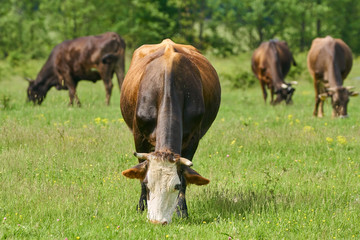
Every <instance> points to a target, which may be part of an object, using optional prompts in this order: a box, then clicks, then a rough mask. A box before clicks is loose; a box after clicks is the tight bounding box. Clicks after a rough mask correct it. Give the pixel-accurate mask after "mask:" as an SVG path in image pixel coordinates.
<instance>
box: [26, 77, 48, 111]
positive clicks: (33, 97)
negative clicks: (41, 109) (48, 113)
mask: <svg viewBox="0 0 360 240" xmlns="http://www.w3.org/2000/svg"><path fill="white" fill-rule="evenodd" d="M26 80H27V81H28V82H29V87H28V88H27V100H28V101H32V102H33V103H34V104H36V103H37V104H39V105H40V104H41V103H42V101H43V100H44V98H45V96H46V92H44V91H42V89H41V87H40V86H38V85H36V84H35V81H34V80H31V79H28V78H26Z"/></svg>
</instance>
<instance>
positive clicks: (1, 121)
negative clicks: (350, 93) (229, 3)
mask: <svg viewBox="0 0 360 240" xmlns="http://www.w3.org/2000/svg"><path fill="white" fill-rule="evenodd" d="M249 58H250V54H244V55H242V56H236V57H229V58H227V59H220V58H215V57H211V56H210V57H209V59H210V60H211V62H213V64H214V66H215V67H216V69H217V71H218V73H219V75H220V76H221V75H222V74H224V73H228V74H231V73H232V72H234V73H238V72H239V71H250V60H249ZM297 61H298V63H299V62H300V63H301V64H302V65H303V66H306V64H305V62H304V61H305V55H301V56H299V57H297ZM42 63H43V62H42V61H32V62H29V63H27V64H26V65H24V66H17V67H16V68H14V69H10V68H8V70H9V72H6V71H2V75H1V78H0V101H3V99H4V96H6V97H7V98H8V100H7V103H6V107H2V108H0V109H1V110H0V239H65V238H68V239H77V237H80V239H116V238H117V239H228V238H229V236H231V237H232V238H233V239H335V238H336V239H351V238H354V239H359V238H360V220H359V219H360V162H359V156H360V147H359V142H360V134H359V133H360V104H359V103H360V102H359V101H360V100H359V98H352V99H351V101H350V103H349V108H348V112H349V114H350V118H349V119H332V118H331V108H330V106H329V105H330V102H329V101H328V102H327V103H326V105H325V117H324V118H322V119H316V118H314V117H312V110H313V104H314V96H313V89H312V84H311V82H310V81H309V80H308V73H307V72H304V73H303V74H301V75H300V76H299V77H298V79H297V80H298V81H299V85H298V86H297V88H296V92H295V95H294V97H293V100H294V104H293V105H292V106H284V105H280V106H276V107H272V106H270V105H268V104H267V105H264V104H263V100H262V96H261V92H260V87H259V85H258V83H256V84H255V87H254V88H250V89H246V90H240V89H231V88H230V86H231V84H230V83H229V82H227V81H222V87H223V89H222V103H221V108H220V112H219V114H218V117H217V119H216V120H215V122H214V124H213V126H212V127H211V128H210V130H209V132H208V133H207V134H206V135H205V137H204V138H203V139H202V141H201V142H200V145H199V147H198V150H197V153H196V155H195V157H194V169H196V170H197V171H198V172H199V173H201V174H202V175H203V176H204V177H206V178H209V179H210V180H211V182H210V184H209V185H207V186H202V187H198V186H190V187H189V189H188V192H187V201H188V207H189V213H190V217H189V218H188V219H183V220H181V219H178V218H177V217H175V216H174V218H173V222H172V223H171V224H170V225H168V226H156V225H152V224H150V223H148V222H147V220H146V214H138V213H137V212H136V211H135V208H136V204H137V201H138V197H139V194H140V192H139V190H140V185H139V182H138V181H134V180H129V179H126V178H125V177H123V176H122V175H121V171H123V170H125V169H127V168H129V167H131V166H133V165H135V164H136V162H137V160H136V158H135V157H133V156H132V152H133V151H134V144H133V139H132V136H131V133H130V131H129V130H128V128H127V126H126V125H125V123H124V122H123V121H122V116H121V113H120V108H119V91H118V89H117V85H116V84H115V87H114V91H113V96H112V99H111V105H110V106H109V107H106V106H105V90H104V86H103V84H102V82H97V83H96V84H93V83H88V82H80V84H79V86H78V96H79V98H80V100H81V102H82V107H81V108H78V107H70V108H69V107H67V103H68V93H67V92H66V91H56V90H54V89H53V90H51V91H50V92H49V93H48V96H47V97H46V99H45V101H44V103H43V105H42V106H33V105H32V104H26V103H25V95H26V87H27V83H26V82H25V81H23V80H22V76H24V75H25V74H27V75H31V76H35V75H36V72H37V71H38V70H39V68H40V67H41V64H42ZM4 65H5V67H3V69H6V63H3V65H2V66H4ZM359 66H360V59H357V60H356V61H355V63H354V67H353V71H352V73H351V74H350V76H349V78H348V79H347V80H346V85H353V86H356V87H358V89H360V83H359V80H358V79H357V78H356V77H358V76H360V70H359V69H360V68H359ZM304 70H305V71H306V68H305V69H304ZM10 73H12V74H10ZM0 103H2V102H0ZM331 139H332V141H331ZM5 218H6V220H4V219H5Z"/></svg>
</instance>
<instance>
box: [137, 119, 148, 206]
mask: <svg viewBox="0 0 360 240" xmlns="http://www.w3.org/2000/svg"><path fill="white" fill-rule="evenodd" d="M133 134H134V141H135V148H136V151H137V152H140V153H148V152H150V150H151V149H152V145H151V144H150V143H149V142H148V141H147V140H146V139H145V138H144V137H143V136H142V134H141V133H140V132H139V130H138V127H137V125H136V124H135V125H134V130H133ZM140 162H142V161H141V160H140V159H139V163H140ZM140 184H141V192H140V199H139V204H138V205H137V206H136V210H137V211H138V212H143V211H144V210H145V209H146V208H147V196H148V189H147V187H146V183H144V182H142V181H140Z"/></svg>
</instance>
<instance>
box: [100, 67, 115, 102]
mask: <svg viewBox="0 0 360 240" xmlns="http://www.w3.org/2000/svg"><path fill="white" fill-rule="evenodd" d="M100 74H101V78H102V80H103V82H104V86H105V91H106V105H109V104H110V98H111V91H112V88H113V86H114V85H113V83H112V80H111V79H112V77H113V74H114V73H113V71H112V65H111V64H107V65H103V67H102V68H101V73H100Z"/></svg>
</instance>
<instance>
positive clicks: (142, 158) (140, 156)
mask: <svg viewBox="0 0 360 240" xmlns="http://www.w3.org/2000/svg"><path fill="white" fill-rule="evenodd" d="M148 155H149V154H148V153H137V152H134V156H135V157H137V158H138V159H140V160H146V159H147V157H148Z"/></svg>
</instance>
